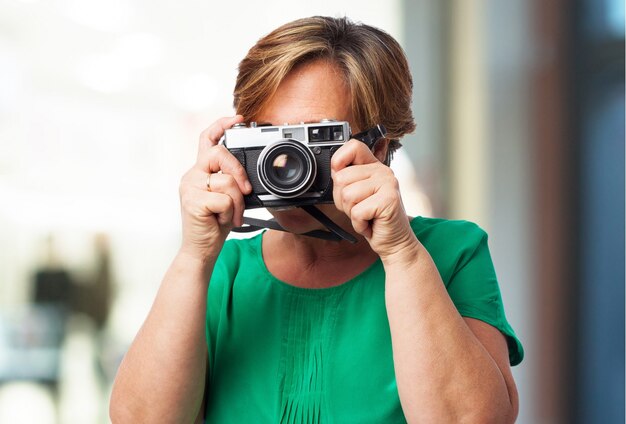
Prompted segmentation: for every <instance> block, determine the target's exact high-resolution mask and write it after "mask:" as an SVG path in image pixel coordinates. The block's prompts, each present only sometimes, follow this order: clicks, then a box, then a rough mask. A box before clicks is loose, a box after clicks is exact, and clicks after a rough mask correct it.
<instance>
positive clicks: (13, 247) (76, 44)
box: [0, 0, 625, 424]
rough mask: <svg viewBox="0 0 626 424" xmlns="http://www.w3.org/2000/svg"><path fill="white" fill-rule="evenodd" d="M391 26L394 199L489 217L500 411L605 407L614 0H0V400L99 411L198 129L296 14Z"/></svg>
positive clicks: (149, 293) (47, 412)
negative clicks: (407, 123)
mask: <svg viewBox="0 0 626 424" xmlns="http://www.w3.org/2000/svg"><path fill="white" fill-rule="evenodd" d="M314 14H323V15H332V16H342V15H347V16H349V17H351V18H352V19H354V20H360V21H363V22H365V23H368V24H371V25H374V26H378V27H380V28H383V29H385V30H386V31H388V32H389V33H391V34H392V35H393V36H395V37H396V38H397V39H398V40H399V41H400V42H401V44H402V45H403V46H404V48H405V50H406V52H407V55H408V57H409V59H410V62H411V66H412V71H413V75H414V85H415V91H414V114H415V118H416V121H417V124H418V126H417V130H416V132H415V134H413V135H411V136H410V137H407V138H406V139H405V140H404V142H403V143H404V146H405V147H404V148H403V149H401V152H402V153H401V154H398V155H397V158H396V159H395V161H394V164H393V166H394V168H395V169H396V173H397V175H398V176H399V178H400V180H401V182H402V190H403V192H404V198H405V202H406V204H407V209H408V211H409V212H410V213H412V214H421V215H427V216H443V217H449V218H463V219H469V220H473V221H475V222H477V223H479V224H480V225H481V226H482V227H483V228H485V229H486V230H487V231H488V233H489V235H490V247H491V251H492V255H493V259H494V262H495V265H496V270H497V272H498V276H499V280H500V284H501V289H502V294H503V299H504V302H505V307H506V312H507V316H508V319H509V321H510V322H511V324H512V326H513V327H514V329H515V330H516V332H517V334H518V335H519V337H520V338H521V340H522V342H523V344H524V347H525V350H526V358H525V360H524V362H522V364H521V365H519V366H517V367H515V368H514V374H515V378H516V381H517V384H518V388H519V391H520V396H521V411H520V415H519V419H518V422H519V423H524V424H526V423H533V424H534V423H623V422H624V373H625V369H624V114H625V111H624V1H623V0H572V1H566V0H548V1H545V0H530V1H529V0H504V1H502V0H483V1H479V0H476V1H469V0H445V1H443V0H441V1H438V0H413V1H410V0H404V1H403V0H388V1H385V2H381V1H376V2H375V1H366V2H364V1H362V0H360V1H357V0H333V1H325V0H324V1H316V2H311V1H309V2H299V1H287V0H266V1H260V2H247V3H246V2H244V3H241V2H240V3H237V6H236V7H231V6H229V4H228V3H226V2H208V1H200V0H189V1H186V2H184V3H174V2H149V1H147V0H107V1H104V0H46V1H43V0H0V423H33V422H37V423H106V422H109V419H108V413H107V408H108V398H109V392H110V387H111V382H112V379H113V377H114V374H115V371H116V368H117V365H118V363H119V361H120V359H121V357H122V356H123V354H124V352H125V350H126V348H127V347H128V345H129V343H130V342H131V340H132V338H133V336H134V334H135V333H136V331H137V330H138V328H139V326H140V325H141V322H142V320H143V319H144V317H145V316H146V314H147V312H148V309H149V307H150V304H151V302H152V299H153V298H154V295H155V293H156V290H157V287H158V284H159V282H160V280H161V277H162V275H163V274H164V272H165V270H166V268H167V267H168V265H169V261H170V260H171V259H172V257H173V256H174V254H175V252H176V250H177V248H178V244H179V235H180V223H179V209H178V182H179V180H180V177H181V176H182V174H183V173H184V172H185V171H186V169H187V168H189V167H190V166H191V165H192V164H193V162H194V160H195V151H196V143H197V137H198V135H199V133H200V132H201V131H202V130H203V129H204V128H205V127H206V126H208V125H209V124H210V123H211V122H213V121H214V120H215V119H216V118H218V117H221V116H224V115H232V108H231V102H232V99H231V92H232V89H233V86H234V78H235V75H236V70H237V64H238V62H239V60H240V59H241V58H243V56H244V55H245V53H246V52H247V50H248V48H249V47H250V46H251V45H252V44H253V43H254V42H255V41H256V40H257V39H258V38H259V37H261V36H262V35H264V34H266V33H267V32H269V31H270V30H271V29H273V28H275V27H276V26H278V25H280V24H282V23H285V22H287V21H290V20H292V19H295V18H299V17H303V16H308V15H314Z"/></svg>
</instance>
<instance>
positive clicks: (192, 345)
mask: <svg viewBox="0 0 626 424" xmlns="http://www.w3.org/2000/svg"><path fill="white" fill-rule="evenodd" d="M212 265H213V264H212V263H210V262H206V261H205V262H203V261H201V260H198V259H196V258H194V257H191V256H187V255H185V254H184V253H181V254H178V255H177V256H176V258H175V259H174V261H173V262H172V264H171V266H170V268H169V269H168V271H167V273H166V275H165V277H164V279H163V282H162V283H161V286H160V288H159V291H158V293H157V296H156V299H155V301H154V304H153V305H152V308H151V310H150V313H149V314H148V317H147V318H146V320H145V322H144V324H143V325H142V327H141V329H140V330H139V332H138V333H137V336H136V337H135V340H134V341H133V343H132V345H131V347H130V349H129V350H128V352H127V353H126V356H125V357H124V360H123V361H122V363H121V365H120V368H119V370H118V372H117V376H116V378H115V383H114V386H113V393H112V395H111V407H110V415H111V420H112V421H113V422H114V423H135V422H193V420H194V418H195V417H196V415H197V414H198V411H199V410H200V405H201V402H202V396H203V393H204V378H205V373H206V358H207V347H206V342H205V332H204V331H205V316H206V293H207V288H208V283H207V281H208V274H209V273H210V270H211V269H212Z"/></svg>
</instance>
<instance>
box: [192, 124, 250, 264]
mask: <svg viewBox="0 0 626 424" xmlns="http://www.w3.org/2000/svg"><path fill="white" fill-rule="evenodd" d="M240 122H243V117H242V116H241V115H237V116H234V117H229V118H222V119H219V120H218V121H216V122H214V123H213V124H212V125H211V126H210V127H208V128H207V129H206V130H204V131H203V132H202V134H200V142H199V146H198V159H197V161H196V164H195V165H194V166H193V167H192V168H191V169H190V170H189V171H187V173H185V175H184V176H183V178H182V180H181V182H180V203H181V213H182V222H183V238H182V246H181V250H180V252H181V253H184V254H185V255H190V256H192V257H193V258H196V259H199V260H202V261H205V260H207V259H208V258H213V259H215V258H217V255H218V254H219V252H220V250H221V249H222V245H223V243H224V240H225V239H226V236H227V235H228V233H229V232H230V230H231V228H232V227H233V226H241V225H242V224H243V211H244V200H243V195H244V194H249V193H250V192H251V191H252V186H251V185H250V181H249V180H248V176H247V174H246V171H245V170H244V168H243V166H241V163H239V161H238V160H237V159H236V158H235V157H234V156H233V155H232V154H231V153H230V152H229V151H228V150H227V149H226V148H225V147H224V146H223V145H218V143H219V140H220V138H221V137H222V135H224V131H225V130H226V129H228V128H230V127H232V126H233V125H234V124H237V123H240ZM209 184H210V187H209Z"/></svg>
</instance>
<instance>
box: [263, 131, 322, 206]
mask: <svg viewBox="0 0 626 424" xmlns="http://www.w3.org/2000/svg"><path fill="white" fill-rule="evenodd" d="M257 171H258V174H259V181H260V182H261V184H262V185H263V187H264V188H265V189H266V190H267V191H268V192H269V193H271V194H273V195H275V196H277V197H282V198H291V197H297V196H299V195H301V194H303V193H305V192H306V191H307V190H308V189H309V187H311V184H312V183H313V180H314V179H315V173H316V162H315V157H314V156H313V153H311V150H309V148H307V147H306V146H304V145H303V144H302V143H300V142H298V141H293V140H282V141H278V142H276V143H273V144H270V145H268V146H266V147H265V149H263V151H262V152H261V154H260V155H259V160H258V162H257Z"/></svg>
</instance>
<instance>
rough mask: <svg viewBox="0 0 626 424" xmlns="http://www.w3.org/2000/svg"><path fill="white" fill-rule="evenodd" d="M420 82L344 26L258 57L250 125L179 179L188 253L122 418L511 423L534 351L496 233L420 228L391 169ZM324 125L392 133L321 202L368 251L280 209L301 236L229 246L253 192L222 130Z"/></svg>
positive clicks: (117, 388)
mask: <svg viewBox="0 0 626 424" xmlns="http://www.w3.org/2000/svg"><path fill="white" fill-rule="evenodd" d="M411 89H412V82H411V76H410V73H409V70H408V66H407V62H406V59H405V57H404V53H403V52H402V49H401V48H400V46H399V45H398V43H397V42H396V41H395V40H394V39H393V38H391V37H390V36H389V35H387V34H386V33H384V32H382V31H380V30H378V29H375V28H372V27H369V26H366V25H362V24H354V23H351V22H350V21H348V20H347V19H334V18H324V17H314V18H308V19H302V20H298V21H295V22H292V23H289V24H286V25H284V26H282V27H280V28H278V29H276V30H275V31H274V32H272V33H270V34H269V35H267V36H266V37H264V38H263V39H261V40H259V42H258V43H257V44H256V45H255V46H254V47H253V48H252V49H251V50H250V51H249V53H248V55H247V56H246V58H245V59H244V60H243V61H242V62H241V64H240V68H239V75H238V78H237V84H236V87H235V93H234V94H235V107H236V109H237V113H238V115H237V116H235V117H232V118H223V119H220V120H218V121H217V122H215V123H214V124H213V125H211V126H210V127H209V128H208V129H207V130H205V131H204V132H203V133H202V135H201V136H200V146H199V151H198V159H197V162H196V164H195V165H194V167H193V168H191V169H190V170H189V172H187V173H186V175H185V176H184V177H183V179H182V181H181V186H180V193H181V205H182V221H183V239H182V245H181V248H180V251H179V253H178V254H177V256H176V257H175V258H174V261H173V263H172V265H171V267H170V268H169V270H168V272H167V274H166V275H165V278H164V279H163V282H162V284H161V287H160V289H159V292H158V294H157V297H156V299H155V302H154V305H153V307H152V309H151V311H150V313H149V315H148V317H147V319H146V321H145V323H144V325H143V326H142V328H141V330H140V331H139V333H138V334H137V337H136V338H135V340H134V342H133V344H132V346H131V348H130V349H129V351H128V353H127V355H126V357H125V358H124V360H123V362H122V364H121V366H120V369H119V371H118V375H117V377H116V381H115V384H114V388H113V394H112V398H111V417H112V419H113V421H114V422H191V421H193V420H194V419H198V420H199V419H201V418H202V417H203V415H205V418H206V419H207V421H208V422H219V423H227V422H228V423H231V422H232V423H250V422H255V423H256V422H259V423H262V422H289V423H291V422H297V423H300V422H307V423H308V422H340V423H344V422H354V423H368V422H371V423H383V422H384V423H387V422H406V421H408V422H415V423H418V422H426V423H436V422H442V423H453V422H475V423H491V422H494V423H496V422H497V423H504V422H513V421H514V420H515V417H516V415H517V409H518V399H517V392H516V388H515V383H514V381H513V377H512V375H511V370H510V364H516V363H519V362H520V361H521V358H522V355H523V352H522V348H521V345H520V344H519V341H518V340H517V338H516V337H515V334H514V333H513V330H512V329H511V327H510V326H509V324H508V323H507V321H506V318H505V316H504V311H503V308H502V302H501V298H500V292H499V288H498V285H497V281H496V279H495V274H494V270H493V265H492V263H491V258H490V256H489V251H488V247H487V237H486V235H485V233H484V232H483V231H482V230H481V229H479V228H478V227H477V226H475V225H473V224H471V223H468V222H464V221H446V220H442V219H426V218H421V217H417V218H410V217H407V215H406V213H405V211H404V209H403V206H402V199H401V197H400V193H399V190H398V181H397V180H396V178H395V176H394V174H393V172H392V171H391V170H390V169H389V167H388V166H386V165H385V163H386V161H387V159H388V156H389V155H390V154H391V153H392V152H393V151H394V150H395V149H396V148H397V147H398V146H399V143H398V140H399V139H400V138H401V137H402V136H403V135H404V134H406V133H408V132H411V131H412V130H413V128H414V123H413V118H412V115H411V110H410V100H411ZM324 118H333V119H337V120H340V121H341V120H345V121H348V122H349V123H350V124H351V127H352V130H353V132H355V133H356V132H358V131H361V130H364V129H367V128H370V127H372V126H374V125H376V124H378V123H380V124H383V125H384V126H385V127H386V128H387V130H388V133H387V138H386V139H383V140H381V141H379V142H377V143H376V144H375V146H374V147H373V148H372V150H370V149H369V148H368V147H367V146H366V145H365V144H364V143H361V142H359V141H357V140H350V141H349V142H347V143H345V144H344V145H343V146H342V147H341V148H340V149H339V150H337V151H336V153H335V154H334V155H333V157H332V162H331V170H332V171H331V172H332V180H333V184H334V187H333V197H334V203H333V204H326V205H321V206H319V208H320V209H321V210H322V211H323V212H324V213H325V214H326V215H328V216H329V217H330V218H331V219H332V220H333V221H334V222H335V223H337V224H339V225H340V226H341V227H342V228H344V229H346V230H348V231H349V232H350V233H352V234H353V235H354V236H355V237H356V238H357V243H355V244H350V243H348V242H345V241H342V242H335V241H325V240H320V239H316V238H311V237H308V236H304V235H302V234H304V233H306V232H308V231H312V230H318V229H323V226H322V225H321V224H320V223H319V222H318V221H316V220H315V219H313V218H311V217H310V216H309V215H308V214H306V213H305V212H303V211H302V210H301V209H288V210H271V211H270V212H271V213H272V214H273V216H274V218H275V219H276V221H278V223H279V224H280V225H281V226H282V227H283V228H285V229H286V230H288V232H278V231H273V230H269V231H265V232H263V233H262V234H260V235H257V236H256V237H253V238H251V239H247V240H229V241H228V242H226V243H225V239H226V236H227V235H228V233H229V231H230V230H231V229H232V228H233V226H240V225H242V222H243V221H242V219H243V218H242V217H243V211H244V200H243V196H244V195H246V194H249V193H250V192H251V185H250V182H249V180H248V176H247V175H246V172H245V171H244V169H243V168H242V166H241V165H240V163H239V161H238V160H237V159H235V158H234V157H233V156H232V155H231V154H230V153H229V151H228V150H227V149H226V148H225V147H223V146H222V145H218V142H219V140H220V138H221V137H222V135H223V134H224V131H225V130H226V129H228V128H230V127H231V126H233V125H234V124H237V123H241V122H251V121H256V122H260V123H270V124H273V125H280V124H283V123H285V122H289V123H299V122H318V121H320V120H322V119H324ZM207 291H208V296H207ZM207 299H208V300H207ZM207 345H208V348H207ZM205 376H207V377H206V381H205ZM205 388H206V390H205ZM204 410H206V411H204Z"/></svg>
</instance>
